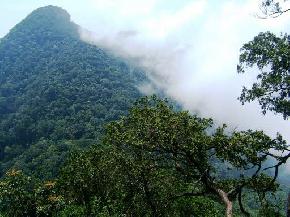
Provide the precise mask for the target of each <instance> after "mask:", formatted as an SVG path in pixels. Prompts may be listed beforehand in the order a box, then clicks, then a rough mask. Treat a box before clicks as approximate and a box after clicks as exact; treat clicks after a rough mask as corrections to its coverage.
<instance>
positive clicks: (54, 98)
mask: <svg viewBox="0 0 290 217" xmlns="http://www.w3.org/2000/svg"><path fill="white" fill-rule="evenodd" d="M77 31H78V26H77V25H76V24H74V23H72V22H70V18H69V15H68V14H67V12H65V11H64V10H62V9H60V8H57V7H52V6H49V7H44V8H40V9H38V10H36V11H34V12H33V13H32V14H31V15H29V16H28V17H27V18H26V19H25V20H24V21H22V22H21V23H20V24H18V25H17V26H16V27H15V28H14V29H12V30H11V32H10V33H9V34H8V35H7V36H6V37H4V38H3V39H2V40H1V43H0V151H1V152H0V163H1V170H0V172H1V175H2V177H1V179H0V216H5V217H6V216H9V217H10V216H13V217H18V216H19V217H21V216H137V217H138V216H154V217H157V216H185V217H187V216H200V217H212V216H215V217H219V216H224V215H225V213H226V216H229V217H231V216H250V215H251V216H261V217H267V216H269V217H273V216H283V215H282V213H283V212H284V209H285V208H284V207H285V202H284V201H283V200H284V199H285V194H282V193H281V191H279V190H280V189H279V185H278V183H277V182H276V179H277V176H278V172H279V168H280V166H281V165H283V164H285V163H286V161H287V159H288V158H289V156H290V155H289V154H288V155H287V154H286V155H285V152H287V151H289V150H288V149H287V145H286V143H285V141H284V140H283V138H282V136H280V135H277V137H276V138H274V139H273V138H270V137H269V136H267V135H265V134H264V133H263V132H262V131H253V130H248V131H233V132H229V130H228V129H227V127H226V126H221V127H216V126H214V123H213V121H212V120H211V119H205V118H199V117H198V116H195V115H191V114H189V113H188V112H186V111H180V109H174V108H173V107H171V106H170V105H169V103H167V102H166V101H163V100H160V99H158V98H156V97H151V98H147V97H145V98H140V99H139V100H138V101H136V103H135V105H134V106H133V107H131V105H132V102H133V101H135V99H137V98H139V96H140V93H139V92H138V90H137V88H136V86H137V85H138V84H140V82H146V77H145V76H144V75H143V73H142V72H141V71H139V70H137V69H134V68H132V67H130V66H129V65H128V64H126V63H125V62H124V61H122V60H121V59H118V58H116V57H112V55H110V54H108V53H107V52H105V51H103V50H101V49H99V48H97V47H95V46H92V45H89V44H86V43H84V42H82V41H81V40H80V39H79V36H78V32H77ZM268 35H269V36H271V34H268ZM266 36H267V34H266ZM262 37H264V36H262ZM270 39H271V37H270V38H266V39H263V40H262V41H265V40H266V42H265V44H266V45H267V43H268V42H269V40H270ZM267 40H268V41H267ZM275 40H276V41H275V42H277V43H278V44H280V42H281V41H280V40H278V39H275ZM284 42H285V41H283V40H282V42H281V43H282V44H281V47H283V46H284V44H283V43H284ZM269 43H270V44H271V43H272V42H269ZM286 47H287V46H286ZM259 48H260V47H259ZM250 49H252V47H251V44H250V45H245V46H244V48H243V50H242V51H243V52H244V53H243V54H242V55H241V64H246V65H247V64H248V65H249V66H252V65H253V64H254V63H255V61H257V60H259V58H260V56H255V55H254V56H253V55H252V54H250V53H247V52H248V51H250ZM269 49H271V46H268V47H267V46H265V49H264V50H258V51H259V52H260V53H262V55H265V56H266V55H268V56H269V58H272V56H271V55H274V56H275V55H279V54H275V52H274V54H273V52H272V50H270V51H271V52H269V53H267V51H269ZM285 49H286V48H285ZM254 51H256V50H254ZM259 52H258V54H260V53H259ZM277 52H278V51H277ZM275 58H276V57H275ZM275 58H273V59H275ZM285 58H286V57H285ZM262 59H263V58H262ZM264 59H265V58H264ZM264 59H263V61H266V63H268V62H267V60H268V59H267V58H266V60H264ZM278 59H279V60H280V58H278ZM266 63H265V64H266ZM261 64H262V66H263V64H264V63H263V62H261ZM270 64H272V62H271V61H270ZM274 65H275V64H274V62H273V66H274ZM275 66H276V65H275ZM262 68H263V67H261V68H260V69H262ZM240 69H241V70H242V66H240ZM270 69H271V70H272V71H275V70H278V69H279V67H273V68H270ZM278 72H280V71H279V70H278V71H277V73H278ZM282 72H283V73H286V72H284V71H283V70H282V69H281V73H282ZM245 94H246V93H245ZM129 108H131V109H130V111H129V112H128V109H129ZM269 108H270V107H269ZM269 108H268V107H267V108H265V109H269ZM273 110H274V109H273ZM286 110H287V108H285V109H284V110H283V111H286ZM274 111H275V110H274ZM276 112H280V110H277V111H276ZM104 125H106V127H105V128H103V126H104ZM270 149H271V150H272V151H271V152H269V150H270ZM269 159H271V161H268V160H269Z"/></svg>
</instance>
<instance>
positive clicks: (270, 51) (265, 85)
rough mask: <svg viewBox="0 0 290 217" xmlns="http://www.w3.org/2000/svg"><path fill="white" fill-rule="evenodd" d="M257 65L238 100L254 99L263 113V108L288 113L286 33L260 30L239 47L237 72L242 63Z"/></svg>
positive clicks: (289, 76)
mask: <svg viewBox="0 0 290 217" xmlns="http://www.w3.org/2000/svg"><path fill="white" fill-rule="evenodd" d="M253 66H257V67H258V69H259V70H260V73H259V75H258V76H257V82H255V83H254V84H253V85H252V87H251V88H250V89H247V88H245V87H244V88H243V91H242V94H241V97H240V100H241V102H242V103H245V102H250V101H253V100H256V99H257V100H258V101H259V103H260V105H261V108H262V111H263V113H264V114H265V113H266V111H267V110H270V111H274V112H276V113H280V114H282V115H283V117H284V118H285V119H286V118H288V117H289V116H290V101H289V97H290V74H289V68H290V48H289V36H288V35H287V34H285V35H282V36H281V37H278V36H275V35H274V34H273V33H270V32H266V33H260V34H259V35H258V36H256V37H255V38H254V40H253V41H250V42H249V43H247V44H245V45H244V46H243V47H242V49H241V55H240V65H239V66H238V71H239V72H244V67H253Z"/></svg>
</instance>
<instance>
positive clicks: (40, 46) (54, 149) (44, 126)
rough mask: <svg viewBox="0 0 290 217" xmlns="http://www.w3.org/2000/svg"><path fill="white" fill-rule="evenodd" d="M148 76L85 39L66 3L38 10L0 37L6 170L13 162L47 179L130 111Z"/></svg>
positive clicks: (1, 168) (1, 148)
mask: <svg viewBox="0 0 290 217" xmlns="http://www.w3.org/2000/svg"><path fill="white" fill-rule="evenodd" d="M144 81H145V76H144V75H143V74H142V72H141V71H138V70H136V69H134V68H132V67H130V66H129V65H128V64H126V63H125V62H124V61H122V60H120V59H118V58H115V57H113V56H112V55H110V54H108V53H106V52H105V51H103V50H101V49H99V48H97V47H95V46H93V45H89V44H87V43H84V42H82V41H81V40H80V39H79V35H78V26H77V25H76V24H74V23H72V22H71V21H70V16H69V14H68V13H67V12H66V11H64V10H62V9H61V8H57V7H53V6H48V7H44V8H40V9H37V10H36V11H34V12H33V13H31V14H30V15H29V16H28V17H27V18H26V19H25V20H23V21H22V22H21V23H19V24H18V25H16V26H15V27H14V28H13V29H12V30H11V31H10V33H9V34H8V35H7V36H5V37H4V38H3V39H2V40H1V43H0V176H1V174H3V172H5V171H6V170H7V169H8V168H10V167H11V166H15V167H17V168H19V169H23V170H24V171H25V172H27V173H28V174H31V173H35V174H36V175H37V176H38V177H41V178H48V177H54V176H55V175H56V174H57V171H58V169H59V165H60V164H62V162H63V160H64V159H65V158H66V156H67V153H68V152H69V151H70V150H72V149H76V148H80V147H81V148H84V147H87V146H89V145H91V144H92V143H96V141H97V140H98V139H99V136H100V134H101V131H102V128H103V124H104V123H106V122H108V121H111V120H115V119H117V118H118V117H120V116H121V115H124V114H126V112H127V111H128V108H129V106H130V105H131V103H132V102H133V101H135V99H136V98H137V97H139V96H140V93H139V91H138V89H137V87H136V86H137V85H138V84H140V82H144Z"/></svg>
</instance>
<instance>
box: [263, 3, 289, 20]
mask: <svg viewBox="0 0 290 217" xmlns="http://www.w3.org/2000/svg"><path fill="white" fill-rule="evenodd" d="M286 1H288V0H283V1H281V0H261V1H260V2H261V3H260V5H259V8H260V11H261V13H262V15H257V17H258V18H262V19H267V18H277V17H279V16H280V15H282V14H283V13H285V12H287V11H289V10H290V8H285V7H284V5H283V4H284V3H285V2H286ZM283 2H284V3H283Z"/></svg>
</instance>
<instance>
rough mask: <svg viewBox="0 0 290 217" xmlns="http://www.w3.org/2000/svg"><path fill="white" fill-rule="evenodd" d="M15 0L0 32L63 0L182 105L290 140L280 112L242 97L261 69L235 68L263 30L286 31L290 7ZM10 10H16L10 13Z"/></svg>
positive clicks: (100, 42) (90, 33)
mask: <svg viewBox="0 0 290 217" xmlns="http://www.w3.org/2000/svg"><path fill="white" fill-rule="evenodd" d="M14 1H15V0H12V1H9V2H6V3H5V4H3V5H2V7H3V8H2V9H3V10H2V11H3V13H2V14H1V15H0V17H1V16H2V18H3V19H5V20H6V21H7V22H5V25H2V26H0V37H2V36H3V35H5V34H6V33H7V32H8V31H9V28H12V27H13V26H14V25H15V24H16V23H18V22H19V21H20V20H21V19H23V18H24V17H25V16H26V15H27V14H28V13H30V12H31V11H32V10H34V9H36V8H37V7H41V6H45V5H48V4H52V5H57V6H60V7H62V8H64V9H65V10H67V11H68V12H69V13H70V14H71V18H72V20H73V21H74V22H75V23H77V24H79V25H80V26H82V27H83V28H82V29H80V35H81V37H82V39H83V40H84V41H86V42H89V43H93V44H95V45H97V46H99V47H103V48H105V49H108V50H110V51H111V52H113V53H115V54H116V55H119V56H121V57H124V58H127V59H129V60H131V61H133V62H134V63H135V64H137V65H138V66H141V67H143V68H144V69H145V71H146V72H147V73H148V76H149V78H150V80H151V81H152V84H146V85H142V86H140V90H141V91H143V92H144V93H145V94H152V93H153V92H154V86H156V87H158V88H160V89H162V90H163V91H164V92H165V93H166V95H167V96H168V97H171V98H173V99H175V100H177V101H178V102H179V103H180V104H181V105H182V106H183V108H184V109H187V110H189V111H191V112H193V113H198V114H199V115H201V116H202V117H212V118H213V119H214V120H215V121H216V123H217V124H221V123H226V124H228V125H229V126H230V127H231V128H233V129H239V130H244V129H257V130H264V131H265V132H266V133H267V134H269V135H271V136H275V135H276V133H277V132H279V133H281V134H282V135H283V137H284V138H285V139H287V141H288V142H290V134H289V131H290V126H289V122H288V121H285V120H283V118H282V116H281V115H275V114H273V113H271V112H268V113H267V114H266V115H262V114H261V110H260V107H259V105H257V103H248V104H246V105H244V106H242V105H241V103H240V102H239V101H238V100H237V98H238V97H239V95H240V93H241V90H242V86H248V85H250V84H251V83H252V82H253V81H254V80H255V76H256V74H257V71H255V70H254V69H253V70H251V73H246V74H244V75H240V74H237V72H236V65H237V63H238V57H239V49H240V48H241V47H242V45H243V44H244V43H246V42H248V41H249V40H252V39H253V37H254V36H255V35H257V34H258V33H259V32H262V31H271V32H274V33H276V34H280V32H288V26H289V24H290V22H289V20H290V19H289V16H290V13H285V14H284V15H282V16H280V17H279V18H276V19H266V20H264V19H258V18H257V16H256V15H257V13H258V12H259V9H258V2H259V1H258V0H255V1H253V0H243V1H241V0H235V1H232V0H221V1H210V0H171V1H165V0H147V1H141V0H84V1H81V2H76V1H74V2H72V1H70V0H50V1H48V0H44V1H34V0H27V2H25V3H19V2H17V3H15V2H14ZM11 14H12V15H13V16H11Z"/></svg>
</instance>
